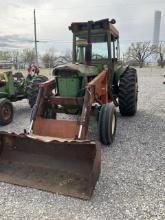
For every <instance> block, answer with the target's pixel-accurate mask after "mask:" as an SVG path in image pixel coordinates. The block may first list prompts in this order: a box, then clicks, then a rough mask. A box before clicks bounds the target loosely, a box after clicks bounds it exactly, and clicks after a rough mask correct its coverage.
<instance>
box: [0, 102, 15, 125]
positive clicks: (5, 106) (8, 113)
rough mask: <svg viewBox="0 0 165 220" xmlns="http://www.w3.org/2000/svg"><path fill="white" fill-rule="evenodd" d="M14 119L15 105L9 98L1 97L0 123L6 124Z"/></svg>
mask: <svg viewBox="0 0 165 220" xmlns="http://www.w3.org/2000/svg"><path fill="white" fill-rule="evenodd" d="M12 120H13V105H12V103H11V102H10V101H9V100H8V99H0V125H2V126H4V125H7V124H9V123H10V122H12Z"/></svg>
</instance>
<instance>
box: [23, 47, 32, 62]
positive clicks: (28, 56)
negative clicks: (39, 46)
mask: <svg viewBox="0 0 165 220" xmlns="http://www.w3.org/2000/svg"><path fill="white" fill-rule="evenodd" d="M21 60H22V62H24V64H31V63H34V62H35V51H34V49H24V50H23V51H22V53H21Z"/></svg>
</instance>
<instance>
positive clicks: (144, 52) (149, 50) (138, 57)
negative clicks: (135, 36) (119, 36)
mask: <svg viewBox="0 0 165 220" xmlns="http://www.w3.org/2000/svg"><path fill="white" fill-rule="evenodd" d="M155 52H156V47H155V46H154V45H152V44H151V42H137V43H132V44H131V46H130V47H129V48H128V50H127V53H126V57H127V60H134V61H137V63H138V64H139V67H140V68H142V67H143V66H144V64H145V61H146V59H147V58H149V57H150V56H151V55H152V54H154V53H155Z"/></svg>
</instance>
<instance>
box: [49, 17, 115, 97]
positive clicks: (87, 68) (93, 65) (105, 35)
mask: <svg viewBox="0 0 165 220" xmlns="http://www.w3.org/2000/svg"><path fill="white" fill-rule="evenodd" d="M113 24H115V20H114V19H112V20H111V21H109V19H103V20H100V21H96V22H93V21H88V22H74V23H72V24H71V26H70V27H69V30H71V31H72V33H73V57H72V63H69V64H65V65H61V66H57V67H55V69H54V70H53V75H54V76H55V77H56V83H57V93H58V94H59V95H60V96H65V97H66V96H69V97H75V96H81V95H83V94H84V88H85V85H86V84H87V83H88V82H90V81H91V80H92V79H93V78H94V77H95V76H97V75H98V74H99V73H100V72H101V71H103V70H104V69H108V71H109V73H110V74H111V76H112V77H111V79H112V80H113V78H114V77H113V74H114V73H113V72H114V71H113V70H114V63H116V61H117V60H118V58H119V32H118V31H117V29H116V28H115V27H114V25H113ZM111 84H112V82H111ZM110 87H111V86H110Z"/></svg>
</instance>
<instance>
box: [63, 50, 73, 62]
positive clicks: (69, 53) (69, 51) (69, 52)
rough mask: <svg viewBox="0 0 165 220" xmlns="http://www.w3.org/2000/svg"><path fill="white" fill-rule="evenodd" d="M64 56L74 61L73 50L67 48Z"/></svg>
mask: <svg viewBox="0 0 165 220" xmlns="http://www.w3.org/2000/svg"><path fill="white" fill-rule="evenodd" d="M64 57H65V58H66V59H67V60H68V61H70V62H71V61H72V52H71V50H69V49H68V50H66V51H65V54H64Z"/></svg>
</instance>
